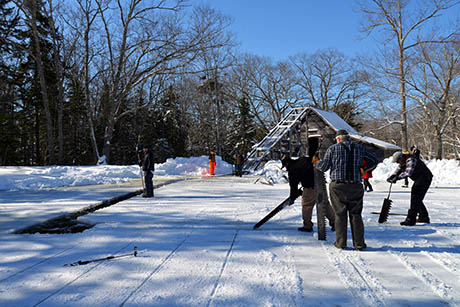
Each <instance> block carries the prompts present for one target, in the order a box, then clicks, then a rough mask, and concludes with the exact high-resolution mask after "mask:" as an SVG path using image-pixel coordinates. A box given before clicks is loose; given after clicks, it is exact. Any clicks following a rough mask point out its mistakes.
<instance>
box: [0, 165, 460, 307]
mask: <svg viewBox="0 0 460 307" xmlns="http://www.w3.org/2000/svg"><path fill="white" fill-rule="evenodd" d="M427 165H428V166H429V168H430V169H431V170H432V172H433V174H434V175H435V177H434V180H433V184H432V186H431V188H430V190H429V192H428V194H427V196H426V199H425V203H426V205H427V208H428V211H429V212H430V217H431V222H432V223H431V224H429V225H417V226H414V227H402V226H400V225H399V222H400V221H401V220H402V219H404V217H403V216H390V217H389V221H388V222H387V223H385V224H378V223H377V219H378V215H375V214H372V212H374V211H380V208H381V205H382V202H383V199H384V198H386V197H387V196H388V188H389V184H387V183H386V182H385V179H386V178H387V177H388V175H389V174H390V173H391V171H392V170H393V169H394V168H395V164H392V163H390V162H389V160H385V161H384V162H383V163H381V164H380V165H379V167H378V168H377V169H376V170H375V171H374V178H373V179H372V180H371V183H372V184H373V185H374V192H371V193H366V194H365V208H364V212H363V218H364V222H365V227H366V235H365V237H366V243H367V245H368V249H367V250H365V251H362V252H358V251H354V250H352V249H346V250H338V249H336V248H335V247H333V245H332V244H333V242H334V239H335V234H334V233H333V232H331V231H330V229H329V227H328V229H327V240H326V241H319V240H318V239H317V234H316V229H315V232H314V233H307V234H306V233H301V232H298V231H297V227H299V226H300V224H301V213H300V203H299V201H297V202H296V203H295V204H294V205H293V206H291V207H288V208H286V209H284V210H283V211H281V212H280V213H279V214H278V215H276V216H275V217H274V218H273V219H272V220H270V221H269V222H267V224H265V225H263V226H262V227H261V228H260V229H258V230H253V229H252V226H253V225H254V224H255V223H256V222H257V221H259V220H260V219H261V218H262V217H263V216H264V215H266V214H267V213H268V212H269V211H270V210H271V209H273V208H274V207H275V206H276V205H277V204H278V203H279V202H280V201H281V200H283V199H284V198H286V197H287V195H288V191H289V187H288V184H287V183H286V181H285V179H284V178H283V173H282V171H281V170H280V169H279V166H280V164H279V162H271V163H268V164H267V165H266V167H265V169H264V170H263V171H260V172H258V173H256V174H251V175H250V176H244V177H242V178H239V177H232V176H214V177H211V176H208V175H206V169H207V158H206V157H198V158H189V159H185V158H180V159H175V160H168V161H167V162H166V163H165V164H162V165H156V172H155V181H154V183H159V182H165V181H167V180H169V179H172V178H174V179H187V180H182V181H178V182H175V183H172V184H168V185H165V186H163V187H161V188H158V189H156V190H155V197H154V198H151V199H145V198H142V197H134V198H131V199H128V200H125V201H122V202H120V203H118V204H116V205H113V206H110V207H107V208H104V209H101V210H98V211H95V212H93V213H90V214H87V215H85V216H82V217H80V218H79V219H80V220H82V221H84V222H88V223H91V224H95V226H94V227H93V228H91V229H88V230H86V231H84V232H82V233H76V234H25V235H24V234H23V235H17V234H12V233H11V230H13V229H18V228H21V227H24V226H27V225H28V224H33V223H36V222H37V221H43V220H44V219H46V218H49V217H52V216H55V215H58V214H61V213H63V212H71V211H74V210H76V209H79V208H82V207H85V206H88V205H90V204H92V203H95V202H98V201H100V200H103V199H107V198H109V197H112V196H116V195H119V194H120V193H126V192H128V191H132V190H136V189H139V188H140V180H139V179H138V177H139V168H138V167H137V166H125V167H122V166H91V167H35V168H34V167H1V168H0V240H1V242H2V244H1V245H0V306H37V305H40V306H85V305H86V306H318V305H323V306H446V305H447V306H449V305H450V306H460V228H459V226H460V222H459V220H458V217H459V216H460V206H459V205H460V204H459V191H460V167H459V166H458V162H457V161H447V160H443V161H434V160H433V161H429V162H428V163H427ZM217 166H218V167H217V174H218V175H224V174H229V173H231V166H230V165H228V164H226V163H225V162H222V161H221V160H218V163H217ZM259 178H260V179H259ZM257 179H259V180H257ZM255 182H256V183H255ZM263 183H274V184H273V185H269V184H263ZM86 184H99V185H96V186H86ZM390 198H391V199H392V200H393V208H392V212H396V213H406V212H407V209H408V207H409V198H410V189H406V188H402V187H401V185H400V182H398V183H397V184H396V185H393V189H392V193H391V196H390ZM313 221H314V222H315V224H316V216H314V217H313ZM349 245H350V246H351V234H349ZM134 246H136V247H137V248H138V250H139V253H138V255H137V257H134V256H132V255H128V254H131V253H132V252H133V249H134ZM111 255H128V256H126V257H121V258H116V259H112V260H107V261H97V262H91V263H88V264H86V265H77V266H66V264H71V263H74V262H76V261H79V260H82V261H85V260H91V259H98V258H105V257H107V256H111Z"/></svg>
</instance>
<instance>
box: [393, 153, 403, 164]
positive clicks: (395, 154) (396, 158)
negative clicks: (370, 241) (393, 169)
mask: <svg viewBox="0 0 460 307" xmlns="http://www.w3.org/2000/svg"><path fill="white" fill-rule="evenodd" d="M402 155H403V153H402V152H401V151H397V152H395V153H394V154H393V159H392V160H391V162H393V163H396V162H398V160H399V159H400V158H401V157H402Z"/></svg>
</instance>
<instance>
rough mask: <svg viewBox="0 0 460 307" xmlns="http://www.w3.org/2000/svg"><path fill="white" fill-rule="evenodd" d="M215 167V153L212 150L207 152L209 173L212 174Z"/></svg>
mask: <svg viewBox="0 0 460 307" xmlns="http://www.w3.org/2000/svg"><path fill="white" fill-rule="evenodd" d="M215 168H216V155H215V154H214V152H213V151H211V153H210V154H209V174H211V175H214V169H215Z"/></svg>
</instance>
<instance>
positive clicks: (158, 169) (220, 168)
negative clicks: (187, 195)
mask: <svg viewBox="0 0 460 307" xmlns="http://www.w3.org/2000/svg"><path fill="white" fill-rule="evenodd" d="M208 172H209V157H208V156H201V157H193V158H175V159H168V160H166V162H165V163H162V164H155V176H178V175H179V176H201V175H205V174H208ZM231 173H232V165H231V164H229V163H227V162H225V161H223V160H222V157H220V156H216V169H215V172H214V174H216V175H223V174H231Z"/></svg>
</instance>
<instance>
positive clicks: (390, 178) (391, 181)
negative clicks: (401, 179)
mask: <svg viewBox="0 0 460 307" xmlns="http://www.w3.org/2000/svg"><path fill="white" fill-rule="evenodd" d="M387 182H389V183H395V182H396V179H395V178H393V177H388V179H387Z"/></svg>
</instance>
